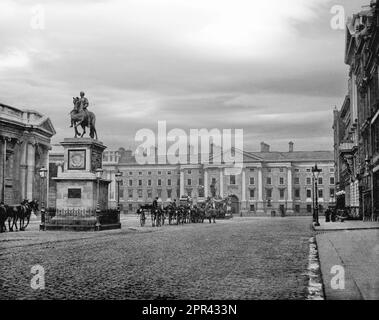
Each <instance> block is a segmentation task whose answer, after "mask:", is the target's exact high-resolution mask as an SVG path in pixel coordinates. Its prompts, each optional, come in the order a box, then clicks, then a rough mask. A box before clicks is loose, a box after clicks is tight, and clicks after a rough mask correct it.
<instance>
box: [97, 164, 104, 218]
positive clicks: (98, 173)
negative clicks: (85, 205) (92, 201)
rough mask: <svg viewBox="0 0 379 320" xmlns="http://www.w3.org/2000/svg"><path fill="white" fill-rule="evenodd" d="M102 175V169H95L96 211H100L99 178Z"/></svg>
mask: <svg viewBox="0 0 379 320" xmlns="http://www.w3.org/2000/svg"><path fill="white" fill-rule="evenodd" d="M102 176H103V169H101V168H98V169H96V180H97V196H96V200H97V204H96V211H100V180H101V177H102Z"/></svg>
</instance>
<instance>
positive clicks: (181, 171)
mask: <svg viewBox="0 0 379 320" xmlns="http://www.w3.org/2000/svg"><path fill="white" fill-rule="evenodd" d="M183 195H184V171H183V170H180V196H183Z"/></svg>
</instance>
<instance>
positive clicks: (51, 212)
mask: <svg viewBox="0 0 379 320" xmlns="http://www.w3.org/2000/svg"><path fill="white" fill-rule="evenodd" d="M55 216H58V217H62V218H67V219H72V218H90V217H96V218H97V220H98V222H99V223H100V224H114V223H119V222H120V211H119V210H118V209H106V210H101V211H100V212H97V211H96V210H95V209H84V208H83V209H82V208H77V209H76V208H67V209H56V208H47V209H46V210H45V212H44V214H41V224H49V223H51V221H52V219H53V218H54V217H55Z"/></svg>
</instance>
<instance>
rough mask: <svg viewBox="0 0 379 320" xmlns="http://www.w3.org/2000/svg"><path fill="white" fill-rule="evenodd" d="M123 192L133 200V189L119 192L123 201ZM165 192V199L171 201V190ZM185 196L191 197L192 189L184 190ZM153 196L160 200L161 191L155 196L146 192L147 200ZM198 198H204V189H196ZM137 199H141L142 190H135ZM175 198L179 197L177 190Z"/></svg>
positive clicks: (150, 191)
mask: <svg viewBox="0 0 379 320" xmlns="http://www.w3.org/2000/svg"><path fill="white" fill-rule="evenodd" d="M124 191H127V197H128V199H133V198H134V189H128V190H120V199H125V195H124ZM166 192H167V199H171V198H172V195H173V192H172V189H167V190H166ZM186 194H187V195H188V196H190V197H192V195H193V190H192V189H186ZM153 196H154V198H155V197H158V198H162V190H161V189H158V190H156V194H155V195H153V190H147V199H153ZM198 196H199V197H200V198H203V197H204V189H203V188H199V189H198ZM137 197H138V199H142V198H143V190H142V189H138V190H137ZM176 197H177V198H179V197H180V190H179V189H176Z"/></svg>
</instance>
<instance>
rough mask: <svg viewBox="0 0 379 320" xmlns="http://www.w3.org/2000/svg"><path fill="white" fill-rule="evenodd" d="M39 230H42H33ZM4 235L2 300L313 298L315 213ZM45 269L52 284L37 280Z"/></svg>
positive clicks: (0, 238)
mask: <svg viewBox="0 0 379 320" xmlns="http://www.w3.org/2000/svg"><path fill="white" fill-rule="evenodd" d="M33 229H34V230H33ZM36 229H37V223H34V225H32V226H31V228H30V229H29V231H25V232H17V233H16V232H14V233H8V232H7V233H3V234H0V268H1V275H0V285H1V291H0V298H2V299H11V298H16V299H69V298H71V299H305V298H306V296H307V284H308V278H307V276H306V269H307V263H308V253H309V238H310V237H311V230H310V218H309V217H298V218H233V219H231V220H225V221H217V223H216V224H208V223H204V224H191V225H184V226H167V225H165V226H164V227H162V228H152V227H145V228H141V227H138V223H137V219H136V218H135V217H131V218H129V219H127V220H126V221H123V227H122V229H121V230H113V231H102V232H98V233H93V232H89V233H83V232H80V233H74V232H39V231H37V230H36ZM37 264H39V265H41V266H43V267H44V269H45V286H46V287H45V289H44V290H33V289H32V288H31V286H30V281H31V278H32V277H33V274H31V267H32V266H33V265H37Z"/></svg>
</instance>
